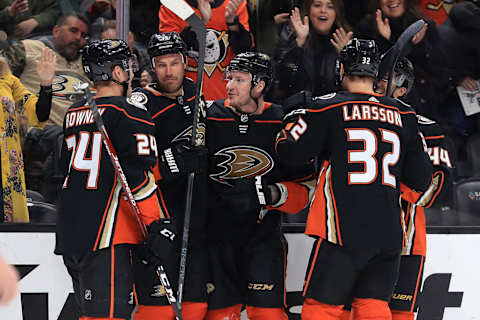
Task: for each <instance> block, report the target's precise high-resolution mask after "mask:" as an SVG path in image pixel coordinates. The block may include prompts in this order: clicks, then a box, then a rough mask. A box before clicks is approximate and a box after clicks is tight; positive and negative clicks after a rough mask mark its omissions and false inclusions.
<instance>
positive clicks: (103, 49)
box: [82, 39, 132, 81]
mask: <svg viewBox="0 0 480 320" xmlns="http://www.w3.org/2000/svg"><path fill="white" fill-rule="evenodd" d="M131 58H132V53H131V52H130V48H129V47H128V45H127V44H126V43H125V41H123V40H119V39H105V40H97V41H93V42H91V43H89V44H87V45H86V46H85V47H84V48H83V53H82V64H83V70H84V71H85V74H86V75H87V76H88V78H89V79H90V80H92V81H108V80H112V71H113V68H114V67H115V66H120V67H121V68H122V69H123V70H124V71H125V72H129V69H130V67H129V60H130V59H131Z"/></svg>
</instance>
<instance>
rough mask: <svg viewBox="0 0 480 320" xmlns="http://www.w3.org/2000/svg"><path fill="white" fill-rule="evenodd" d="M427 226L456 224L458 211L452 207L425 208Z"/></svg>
mask: <svg viewBox="0 0 480 320" xmlns="http://www.w3.org/2000/svg"><path fill="white" fill-rule="evenodd" d="M425 219H426V222H427V226H456V225H458V215H457V212H456V211H455V210H454V209H453V208H451V207H431V208H427V209H425Z"/></svg>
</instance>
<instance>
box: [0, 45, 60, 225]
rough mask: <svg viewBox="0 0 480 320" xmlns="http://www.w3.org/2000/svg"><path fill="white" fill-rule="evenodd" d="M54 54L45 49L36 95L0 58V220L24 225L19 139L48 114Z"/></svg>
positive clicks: (39, 124)
mask: <svg viewBox="0 0 480 320" xmlns="http://www.w3.org/2000/svg"><path fill="white" fill-rule="evenodd" d="M55 60H56V57H55V53H54V52H53V51H52V50H50V49H48V48H45V49H44V50H43V52H42V56H41V59H40V61H38V62H37V72H38V74H39V75H40V78H41V79H40V80H41V82H40V84H41V89H40V93H39V96H38V97H37V96H36V95H35V94H32V93H31V92H29V91H28V90H27V89H25V88H24V87H23V85H22V83H21V82H20V80H19V79H18V78H17V77H15V76H14V75H12V74H11V72H10V69H9V68H8V63H7V61H6V59H5V58H3V57H2V58H0V99H1V110H0V135H1V139H0V141H1V142H0V143H1V147H0V150H1V151H0V156H1V161H0V163H1V172H2V175H1V178H2V180H1V185H0V193H1V197H0V199H1V200H0V201H2V203H0V210H1V212H0V221H5V222H28V210H27V197H26V190H25V177H24V168H23V155H22V148H21V146H22V139H23V138H24V137H25V134H26V132H27V129H28V127H31V126H40V127H42V126H44V125H45V124H46V121H47V120H48V117H49V115H50V108H51V101H52V81H53V77H54V75H55Z"/></svg>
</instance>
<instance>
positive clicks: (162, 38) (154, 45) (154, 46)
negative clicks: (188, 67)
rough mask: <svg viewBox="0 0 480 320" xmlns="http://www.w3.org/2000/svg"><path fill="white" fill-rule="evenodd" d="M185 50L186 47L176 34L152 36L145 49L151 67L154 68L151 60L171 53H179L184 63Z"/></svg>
mask: <svg viewBox="0 0 480 320" xmlns="http://www.w3.org/2000/svg"><path fill="white" fill-rule="evenodd" d="M186 50H187V46H186V44H185V42H184V41H183V39H182V37H180V35H179V34H178V33H177V32H165V33H160V34H154V35H152V36H151V37H150V41H149V42H148V48H147V52H148V55H149V56H150V59H151V61H152V66H153V67H155V63H154V61H153V58H155V57H158V56H164V55H167V54H172V53H180V54H181V55H182V58H183V62H184V63H185V57H186Z"/></svg>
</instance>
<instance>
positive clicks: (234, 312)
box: [205, 304, 242, 320]
mask: <svg viewBox="0 0 480 320" xmlns="http://www.w3.org/2000/svg"><path fill="white" fill-rule="evenodd" d="M241 312H242V305H241V304H236V305H234V306H231V307H228V308H222V309H215V310H208V311H207V316H206V317H205V320H240V313H241Z"/></svg>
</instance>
